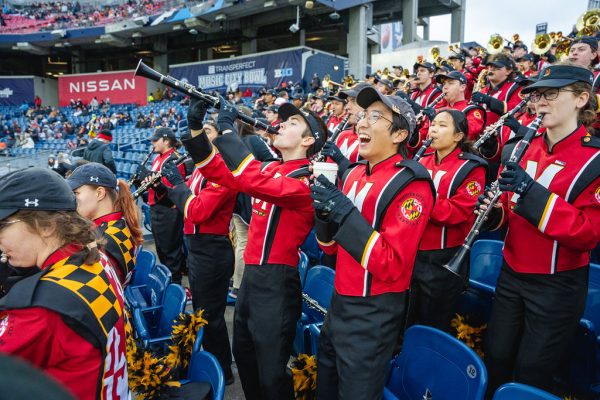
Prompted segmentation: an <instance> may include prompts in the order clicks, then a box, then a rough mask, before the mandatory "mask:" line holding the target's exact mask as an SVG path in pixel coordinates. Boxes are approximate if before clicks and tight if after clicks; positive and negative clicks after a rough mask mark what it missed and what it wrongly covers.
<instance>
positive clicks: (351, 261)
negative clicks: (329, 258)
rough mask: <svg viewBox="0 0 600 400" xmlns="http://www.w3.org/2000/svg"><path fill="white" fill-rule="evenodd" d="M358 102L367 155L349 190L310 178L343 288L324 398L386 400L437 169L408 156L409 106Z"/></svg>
mask: <svg viewBox="0 0 600 400" xmlns="http://www.w3.org/2000/svg"><path fill="white" fill-rule="evenodd" d="M356 102H357V103H358V105H359V106H360V107H362V108H363V109H364V110H365V111H364V112H361V113H360V114H359V115H358V124H357V125H356V131H357V133H358V138H359V142H360V143H359V154H360V156H361V157H362V158H363V159H364V161H361V162H359V163H357V164H355V165H354V166H353V167H352V168H350V169H349V170H348V171H347V173H346V174H345V176H344V178H343V179H342V182H341V190H339V189H338V188H337V186H336V185H334V184H332V183H330V182H329V181H328V180H327V179H326V178H325V177H324V176H323V175H321V176H319V177H318V178H317V182H316V183H315V184H313V185H311V195H312V197H313V200H314V201H313V207H314V208H315V211H316V216H317V220H316V233H317V240H318V241H319V245H320V246H321V248H322V249H323V251H325V252H326V253H327V254H329V255H334V254H337V260H336V276H335V292H334V294H333V297H332V299H331V303H330V308H329V310H328V313H327V316H326V318H325V322H324V325H323V328H322V331H321V337H320V342H319V358H318V371H319V373H318V375H317V398H318V399H323V400H325V399H326V400H330V399H337V398H341V399H350V398H351V399H365V400H371V399H379V398H381V396H382V394H383V384H384V378H385V373H386V371H387V367H388V363H389V360H390V358H391V357H392V351H393V349H394V345H395V344H396V340H397V338H398V334H399V332H400V331H401V329H402V328H403V325H404V317H405V307H406V304H407V301H408V288H409V284H410V277H411V274H412V268H413V265H414V260H415V256H416V253H417V249H418V246H419V241H420V239H421V236H422V234H423V232H424V230H425V227H426V225H427V220H428V218H429V215H430V213H431V210H432V208H433V203H434V194H433V193H434V189H433V185H432V183H431V179H430V177H429V174H428V173H427V171H426V170H425V168H423V166H422V165H421V164H419V163H418V162H416V161H412V160H407V159H406V158H405V157H406V142H407V140H408V135H409V132H412V130H413V129H414V127H415V114H414V112H413V111H412V108H411V107H410V105H409V104H408V103H407V102H405V101H404V100H402V99H401V98H400V97H396V96H385V95H382V94H380V93H379V92H378V91H377V90H376V89H375V88H373V87H367V88H364V89H362V90H361V91H360V92H359V93H358V95H357V98H356Z"/></svg>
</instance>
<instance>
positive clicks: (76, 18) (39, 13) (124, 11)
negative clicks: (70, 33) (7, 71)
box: [0, 0, 175, 33]
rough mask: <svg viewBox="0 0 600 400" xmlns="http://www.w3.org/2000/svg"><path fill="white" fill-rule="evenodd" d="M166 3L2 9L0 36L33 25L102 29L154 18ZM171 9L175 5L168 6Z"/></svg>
mask: <svg viewBox="0 0 600 400" xmlns="http://www.w3.org/2000/svg"><path fill="white" fill-rule="evenodd" d="M167 5H168V2H165V1H155V0H141V1H140V0H129V1H127V2H125V3H123V4H107V5H92V4H89V5H81V4H80V3H79V2H69V1H67V2H59V1H58V2H32V3H31V4H28V5H19V6H5V7H4V8H3V9H2V12H1V13H0V33H3V32H4V33H15V32H20V31H22V30H23V29H25V28H30V27H31V26H32V23H33V25H35V27H36V30H40V31H46V30H54V29H63V28H80V27H87V26H97V25H105V24H108V23H111V22H116V21H119V20H123V19H130V18H135V17H140V16H146V15H154V14H157V13H159V12H161V11H162V10H165V9H166V7H167ZM171 5H175V4H171Z"/></svg>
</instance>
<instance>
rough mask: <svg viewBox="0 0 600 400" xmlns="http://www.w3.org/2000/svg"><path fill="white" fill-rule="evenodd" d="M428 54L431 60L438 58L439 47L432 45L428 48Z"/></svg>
mask: <svg viewBox="0 0 600 400" xmlns="http://www.w3.org/2000/svg"><path fill="white" fill-rule="evenodd" d="M429 55H430V56H431V58H432V59H433V60H435V59H436V58H438V57H439V56H440V48H439V47H438V46H433V47H432V48H431V49H430V50H429Z"/></svg>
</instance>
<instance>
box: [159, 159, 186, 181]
mask: <svg viewBox="0 0 600 400" xmlns="http://www.w3.org/2000/svg"><path fill="white" fill-rule="evenodd" d="M161 173H162V175H163V176H164V177H165V178H167V180H168V181H169V182H170V183H171V185H173V186H177V185H179V184H181V183H183V182H184V180H183V177H182V176H181V173H180V172H179V168H178V167H177V165H175V161H174V160H173V159H168V160H167V161H165V163H164V164H163V166H162V168H161Z"/></svg>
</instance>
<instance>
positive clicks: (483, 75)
mask: <svg viewBox="0 0 600 400" xmlns="http://www.w3.org/2000/svg"><path fill="white" fill-rule="evenodd" d="M489 73H490V70H489V69H484V70H483V71H481V72H480V73H479V76H478V77H477V82H475V86H473V93H475V92H481V90H482V89H483V88H484V87H485V84H486V81H485V80H486V78H487V75H488V74H489Z"/></svg>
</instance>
